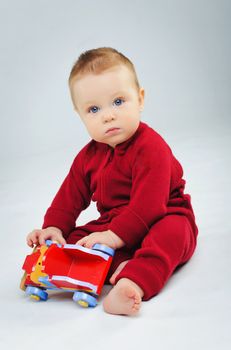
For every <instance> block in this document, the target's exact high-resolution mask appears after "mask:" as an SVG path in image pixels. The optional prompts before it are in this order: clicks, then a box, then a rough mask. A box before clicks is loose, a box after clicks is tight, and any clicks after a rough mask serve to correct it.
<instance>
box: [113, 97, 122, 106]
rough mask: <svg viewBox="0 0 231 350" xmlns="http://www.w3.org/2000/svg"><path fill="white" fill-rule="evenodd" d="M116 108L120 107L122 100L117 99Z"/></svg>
mask: <svg viewBox="0 0 231 350" xmlns="http://www.w3.org/2000/svg"><path fill="white" fill-rule="evenodd" d="M114 102H115V104H116V106H120V105H121V104H122V102H123V100H122V98H117V99H116V100H115V101H114Z"/></svg>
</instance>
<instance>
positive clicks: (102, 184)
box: [100, 148, 114, 206]
mask: <svg viewBox="0 0 231 350" xmlns="http://www.w3.org/2000/svg"><path fill="white" fill-rule="evenodd" d="M113 157H114V149H113V148H112V149H111V150H110V154H109V156H108V161H107V162H106V164H105V166H104V167H103V169H102V172H101V176H100V197H101V198H100V201H101V205H102V206H104V193H105V192H104V191H105V187H106V186H105V179H106V174H107V172H108V171H109V170H110V169H109V168H110V165H111V163H112V160H113ZM106 195H107V194H106Z"/></svg>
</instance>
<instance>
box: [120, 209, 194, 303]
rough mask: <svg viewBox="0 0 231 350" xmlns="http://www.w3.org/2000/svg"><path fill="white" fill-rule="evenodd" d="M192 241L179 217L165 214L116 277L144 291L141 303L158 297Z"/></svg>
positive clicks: (184, 220) (191, 249) (187, 255)
mask: <svg viewBox="0 0 231 350" xmlns="http://www.w3.org/2000/svg"><path fill="white" fill-rule="evenodd" d="M195 247H196V238H195V235H194V233H193V230H192V228H191V225H190V224H189V221H188V219H187V218H186V217H185V216H183V215H167V216H165V217H164V218H163V219H161V220H159V221H158V222H157V223H156V224H154V225H153V226H152V227H151V229H150V231H149V233H148V234H147V235H146V236H145V238H144V240H143V242H142V244H141V247H140V248H139V249H137V251H136V252H135V254H134V256H133V258H132V259H131V260H129V261H128V263H127V264H126V266H125V267H124V268H123V270H122V271H121V272H120V273H119V275H118V276H117V277H116V283H117V281H118V280H120V279H121V278H128V279H131V280H132V281H133V282H135V283H136V284H137V285H138V286H140V287H141V288H142V290H143V291H144V296H143V300H148V299H150V298H151V297H153V296H154V295H156V294H158V293H159V291H160V290H161V289H162V288H163V286H164V285H165V283H166V282H167V280H168V279H169V277H170V276H171V275H172V273H173V272H174V270H175V269H176V267H177V266H179V265H181V264H184V263H185V262H187V261H188V260H189V259H190V257H191V256H192V254H193V252H194V250H195Z"/></svg>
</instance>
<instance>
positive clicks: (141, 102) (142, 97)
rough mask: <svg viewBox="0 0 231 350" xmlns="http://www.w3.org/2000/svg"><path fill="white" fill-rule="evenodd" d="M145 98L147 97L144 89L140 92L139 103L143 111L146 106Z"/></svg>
mask: <svg viewBox="0 0 231 350" xmlns="http://www.w3.org/2000/svg"><path fill="white" fill-rule="evenodd" d="M144 96H145V90H144V88H143V87H141V88H140V91H139V103H140V108H141V109H142V108H143V106H144Z"/></svg>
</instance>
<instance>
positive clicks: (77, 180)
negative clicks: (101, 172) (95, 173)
mask: <svg viewBox="0 0 231 350" xmlns="http://www.w3.org/2000/svg"><path fill="white" fill-rule="evenodd" d="M85 151H86V148H85V147H84V148H83V149H82V150H81V151H80V152H79V153H78V155H77V156H76V158H75V159H74V161H73V163H72V166H71V168H70V170H69V173H68V174H67V176H66V178H65V179H64V181H63V183H62V185H61V187H60V189H59V190H58V192H57V194H56V195H55V197H54V199H53V201H52V203H51V205H50V207H49V208H48V209H47V212H46V214H45V216H44V222H43V225H42V228H46V227H49V226H55V227H58V228H59V229H60V230H61V231H62V232H63V236H64V237H65V238H67V237H68V235H69V233H70V232H71V231H72V230H73V229H74V228H75V222H76V220H77V218H78V216H79V215H80V213H81V211H82V210H84V209H86V208H87V207H88V206H89V205H90V202H91V193H90V185H89V181H88V178H87V176H86V175H85V174H84V163H83V162H84V159H86V152H85Z"/></svg>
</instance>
